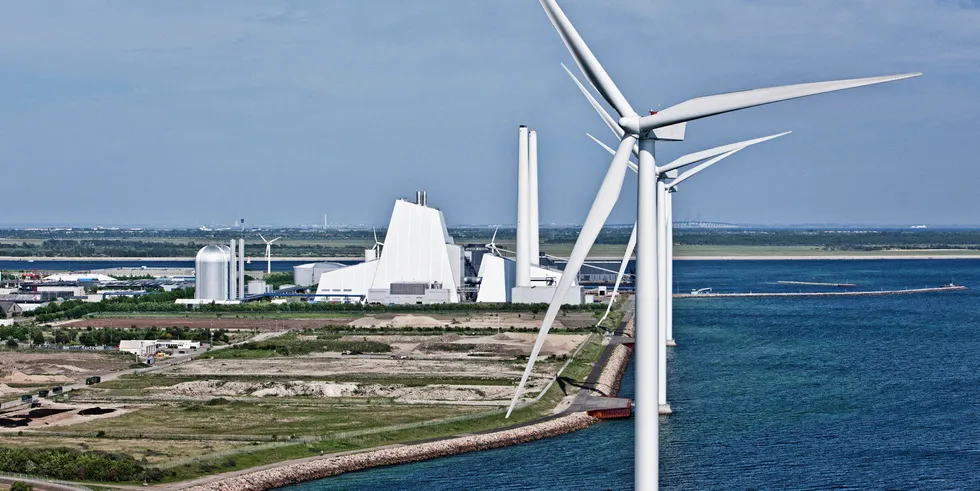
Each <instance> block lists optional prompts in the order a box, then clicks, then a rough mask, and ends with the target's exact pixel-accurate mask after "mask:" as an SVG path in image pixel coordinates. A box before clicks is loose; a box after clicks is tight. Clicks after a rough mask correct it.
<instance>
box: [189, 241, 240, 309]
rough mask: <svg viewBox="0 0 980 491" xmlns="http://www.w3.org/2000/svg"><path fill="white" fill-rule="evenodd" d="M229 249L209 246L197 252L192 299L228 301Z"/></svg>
mask: <svg viewBox="0 0 980 491" xmlns="http://www.w3.org/2000/svg"><path fill="white" fill-rule="evenodd" d="M230 261H231V249H230V248H228V246H220V245H214V244H212V245H209V246H206V247H204V248H202V249H201V250H200V251H198V252H197V257H196V258H195V260H194V280H195V285H194V298H195V299H198V300H228V272H229V268H230V264H231V263H230Z"/></svg>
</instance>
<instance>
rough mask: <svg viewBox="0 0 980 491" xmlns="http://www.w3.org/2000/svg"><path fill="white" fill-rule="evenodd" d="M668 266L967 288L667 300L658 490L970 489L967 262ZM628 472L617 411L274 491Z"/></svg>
mask: <svg viewBox="0 0 980 491" xmlns="http://www.w3.org/2000/svg"><path fill="white" fill-rule="evenodd" d="M675 277H676V280H677V284H676V286H675V288H676V289H678V290H679V291H689V290H690V289H694V288H704V287H712V288H714V289H715V291H725V292H729V291H730V292H738V291H750V290H751V291H794V290H799V289H807V290H806V291H819V288H816V287H799V286H792V287H791V286H787V285H778V284H777V283H776V282H778V281H780V280H790V281H820V282H832V283H838V282H849V283H857V284H858V288H857V289H860V290H872V289H873V290H879V289H896V288H920V287H923V286H938V285H941V284H946V283H949V282H950V281H951V280H952V281H955V282H956V283H957V284H963V285H966V286H968V287H970V288H971V290H969V291H966V292H946V293H936V294H922V295H908V296H904V295H903V296H884V297H842V298H825V297H818V298H805V299H804V298H778V299H777V298H774V299H765V298H745V299H683V300H678V301H676V302H675V331H674V332H675V336H674V337H675V339H676V340H677V343H678V346H677V347H676V348H673V349H671V350H670V351H669V354H668V399H669V402H670V404H671V406H672V407H673V410H674V414H673V415H672V416H670V417H662V418H661V434H660V452H661V453H660V455H661V461H660V476H661V477H660V482H661V488H662V489H668V490H673V489H677V490H680V489H684V490H712V489H862V490H863V489H928V490H934V489H967V490H977V489H980V260H935V261H929V260H880V261H875V260H855V261H844V260H841V261H837V260H834V261H829V260H827V261H823V260H821V261H679V262H678V263H677V265H676V267H675ZM633 376H634V374H633V372H632V368H631V370H630V372H628V373H627V375H626V378H625V379H624V383H623V392H622V394H623V395H625V396H627V397H628V396H630V395H631V393H632V389H633ZM633 467H634V461H633V424H632V421H631V420H623V421H610V422H604V423H601V424H599V425H596V426H593V427H591V428H589V429H587V430H584V431H580V432H577V433H572V434H569V435H565V436H561V437H558V438H553V439H548V440H542V441H539V442H535V443H531V444H527V445H521V446H517V447H509V448H504V449H498V450H492V451H486V452H478V453H471V454H465V455H460V456H456V457H450V458H444V459H438V460H434V461H429V462H423V463H418V464H409V465H401V466H394V467H386V468H379V469H374V470H368V471H364V472H357V473H351V474H345V475H341V476H337V477H332V478H329V479H325V480H322V481H315V482H309V483H305V484H301V485H296V486H291V487H288V488H284V489H287V490H290V491H325V490H381V489H385V490H387V489H392V490H395V489H397V490H420V491H437V490H602V489H615V490H619V489H632V487H633Z"/></svg>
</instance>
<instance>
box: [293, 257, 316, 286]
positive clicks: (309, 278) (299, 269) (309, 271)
mask: <svg viewBox="0 0 980 491" xmlns="http://www.w3.org/2000/svg"><path fill="white" fill-rule="evenodd" d="M313 266H316V264H315V263H309V264H300V265H299V266H293V283H295V284H297V285H299V286H313V285H315V284H316V282H317V279H316V278H313Z"/></svg>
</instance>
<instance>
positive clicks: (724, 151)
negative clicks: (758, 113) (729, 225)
mask: <svg viewBox="0 0 980 491" xmlns="http://www.w3.org/2000/svg"><path fill="white" fill-rule="evenodd" d="M572 78H574V77H572ZM576 82H577V80H576ZM580 87H581V86H580ZM586 94H587V95H588V93H587V92H586ZM589 97H590V98H591V96H589ZM599 109H600V111H602V110H601V107H600V108H599ZM602 112H604V111H602ZM602 112H600V115H601V114H602ZM614 131H615V130H614ZM789 133H790V132H789V131H787V132H785V133H779V134H776V135H771V136H766V137H763V138H756V139H754V140H746V141H743V142H738V143H732V144H730V145H723V146H720V147H715V148H712V149H709V150H702V151H700V152H695V153H691V154H687V155H685V156H683V157H681V158H679V159H677V160H675V161H673V162H671V163H670V164H667V165H666V166H665V167H672V166H674V165H676V164H678V163H680V164H685V165H687V164H690V163H695V162H701V161H704V162H703V163H701V164H699V165H697V166H695V167H693V168H691V169H688V170H686V171H684V172H683V173H682V174H680V175H679V176H678V177H677V178H676V179H673V180H672V181H670V182H668V183H666V184H665V185H664V186H662V188H661V186H658V188H657V193H658V196H657V206H658V211H661V212H662V213H658V214H657V215H658V216H657V239H658V240H657V260H658V265H657V266H658V268H657V272H658V273H659V274H658V277H657V290H658V292H660V294H659V295H658V296H657V301H658V313H659V314H660V315H659V316H658V318H657V353H658V357H657V361H658V362H659V365H658V370H657V375H658V380H657V382H658V383H657V403H658V406H659V411H660V414H662V415H668V414H671V409H670V404H668V403H667V347H668V346H674V335H673V332H672V330H671V329H670V322H671V321H672V320H673V319H672V318H671V314H670V311H671V310H672V309H673V304H674V299H673V297H672V295H671V288H670V285H671V283H672V282H673V277H672V270H673V243H672V238H673V226H672V224H673V217H672V215H671V214H670V213H671V212H670V210H671V208H672V206H673V205H672V198H671V196H672V195H673V193H674V192H676V190H677V185H678V184H680V183H682V182H684V181H686V180H688V179H690V178H691V177H693V176H694V175H696V174H698V173H699V172H701V171H703V170H705V169H707V168H708V167H711V166H712V165H714V164H716V163H718V162H720V161H722V160H724V159H726V158H728V157H730V156H732V155H734V154H736V153H738V152H739V151H741V150H743V149H745V148H747V147H750V146H752V145H756V144H758V143H762V142H765V141H769V140H773V139H775V138H779V137H781V136H785V135H788V134H789ZM586 135H588V137H589V138H591V139H592V140H593V141H594V142H596V143H598V144H599V145H600V146H602V147H603V148H605V149H606V151H608V152H609V153H611V154H613V155H615V153H616V151H615V150H613V149H612V148H609V147H608V146H607V145H606V144H604V143H602V142H601V141H599V140H598V139H597V138H596V137H594V136H592V135H589V134H588V133H586ZM628 165H629V167H630V169H633V170H634V171H635V170H636V168H637V166H636V164H634V163H633V162H629V164H628ZM660 180H661V181H664V182H665V179H664V178H663V177H661V179H660ZM661 193H662V194H661ZM635 246H636V225H635V224H634V225H633V233H632V234H630V240H629V242H628V243H627V245H626V253H625V255H624V256H623V261H622V263H620V265H619V272H618V274H617V275H616V283H615V286H613V293H612V298H610V299H609V305H607V306H606V313H605V315H603V320H604V319H605V318H606V316H608V315H609V311H610V309H611V308H612V304H613V302H614V301H615V300H616V295H617V294H618V293H619V285H620V282H621V281H622V279H623V275H624V274H625V273H626V266H627V264H629V260H630V257H632V255H633V250H634V247H635ZM599 322H600V323H601V322H602V321H601V320H600V321H599Z"/></svg>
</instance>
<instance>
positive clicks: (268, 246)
mask: <svg viewBox="0 0 980 491" xmlns="http://www.w3.org/2000/svg"><path fill="white" fill-rule="evenodd" d="M259 238H261V239H262V242H265V272H266V274H269V273H272V243H273V242H275V241H277V240H279V239H281V238H282V237H276V238H275V239H272V240H265V237H262V234H259Z"/></svg>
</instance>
